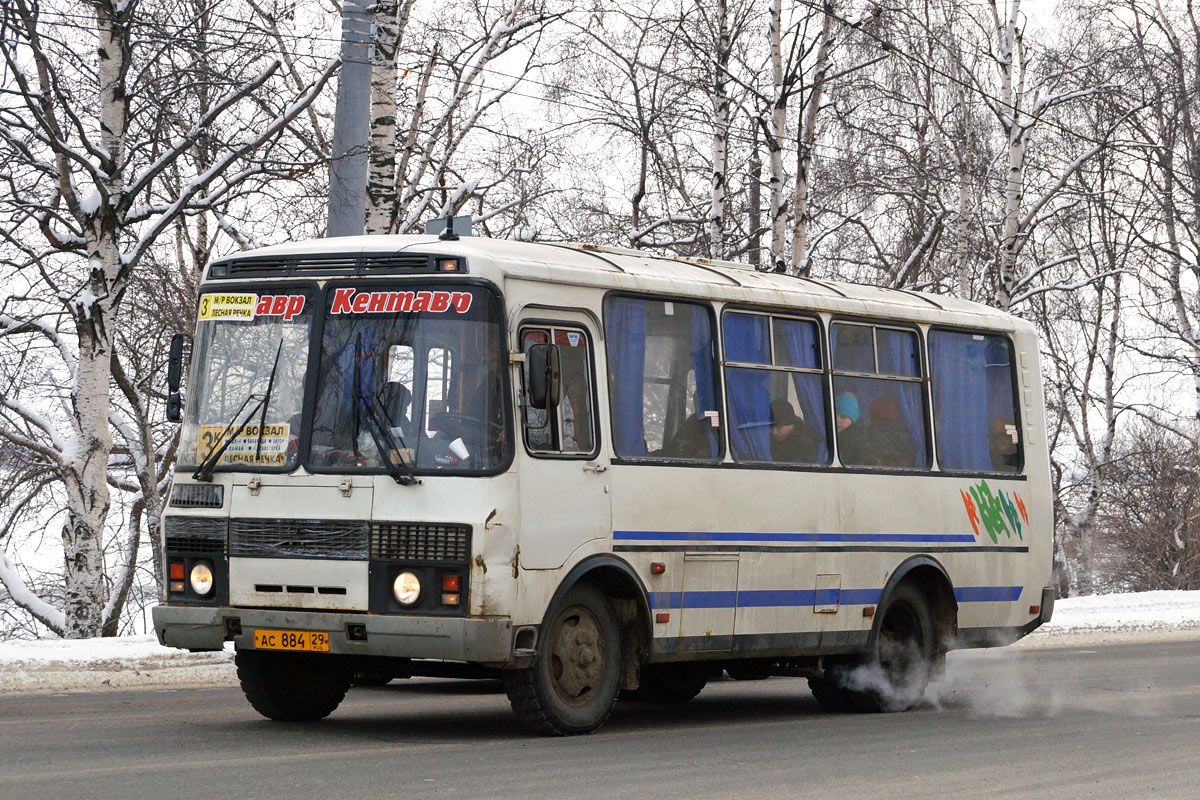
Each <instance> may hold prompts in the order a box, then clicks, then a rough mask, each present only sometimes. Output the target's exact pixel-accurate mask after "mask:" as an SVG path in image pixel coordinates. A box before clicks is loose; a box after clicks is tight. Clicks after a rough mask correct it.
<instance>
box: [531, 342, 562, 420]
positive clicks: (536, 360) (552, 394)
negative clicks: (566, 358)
mask: <svg viewBox="0 0 1200 800" xmlns="http://www.w3.org/2000/svg"><path fill="white" fill-rule="evenodd" d="M525 359H526V361H527V363H528V367H529V405H530V406H531V407H533V408H536V409H539V410H542V411H546V410H548V409H551V408H555V407H556V406H557V405H558V394H559V390H560V387H561V384H562V380H561V375H560V372H559V366H558V346H557V345H553V344H535V345H532V346H531V347H530V348H529V353H528V355H526V356H525Z"/></svg>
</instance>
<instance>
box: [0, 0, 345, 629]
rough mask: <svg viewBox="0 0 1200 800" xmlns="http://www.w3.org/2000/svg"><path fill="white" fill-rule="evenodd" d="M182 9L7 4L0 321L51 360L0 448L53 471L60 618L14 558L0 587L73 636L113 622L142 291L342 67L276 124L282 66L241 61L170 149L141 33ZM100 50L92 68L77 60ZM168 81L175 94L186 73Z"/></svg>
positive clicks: (6, 398) (256, 169)
mask: <svg viewBox="0 0 1200 800" xmlns="http://www.w3.org/2000/svg"><path fill="white" fill-rule="evenodd" d="M184 11H185V12H186V9H184ZM178 12H179V9H178V8H177V7H174V6H162V7H156V6H154V5H153V4H151V3H149V2H132V3H125V2H122V3H115V2H111V1H110V0H97V1H96V2H91V3H85V4H79V5H75V4H69V3H68V4H64V6H63V7H62V8H56V9H51V8H47V7H44V6H40V5H34V4H30V3H29V2H27V0H14V2H13V3H11V4H7V5H5V7H4V11H3V13H4V20H3V21H4V24H3V26H0V27H2V28H3V29H4V30H5V31H6V32H7V33H6V35H5V38H4V39H3V40H2V41H0V52H2V54H3V59H4V64H5V67H6V70H7V72H6V74H7V75H8V80H9V81H11V83H8V84H6V88H5V91H4V93H3V95H2V96H3V98H4V104H3V106H0V159H2V160H3V162H4V163H5V164H6V165H7V167H6V170H5V173H4V176H3V180H4V182H5V184H6V189H7V191H6V192H4V193H3V195H0V205H3V207H4V212H5V214H6V215H7V216H8V218H9V219H10V220H11V222H12V224H11V225H9V226H6V227H5V228H4V229H3V231H2V232H0V236H2V246H3V251H2V253H0V258H2V261H0V269H4V270H6V271H7V275H8V279H9V280H10V281H13V282H16V283H18V284H19V285H21V286H22V291H21V292H19V293H14V294H11V295H9V296H8V297H7V298H6V299H5V300H4V302H3V307H2V308H0V338H2V339H3V340H4V342H5V343H6V344H7V346H8V347H10V348H13V349H14V350H16V351H21V350H23V349H25V348H27V347H29V346H31V344H32V343H33V342H44V343H46V344H47V345H49V347H48V350H47V352H51V353H53V354H54V355H55V356H57V362H56V363H55V364H54V365H53V366H52V367H49V368H50V369H51V370H52V372H53V373H54V375H55V376H56V381H55V382H56V384H57V385H56V386H55V388H54V390H53V391H52V392H50V393H47V394H45V395H41V396H34V395H31V394H30V387H31V386H32V385H33V381H31V380H29V376H28V375H27V374H26V373H23V372H22V369H21V367H20V366H18V367H17V368H16V370H15V374H14V375H13V377H14V378H15V379H16V380H13V381H12V382H11V383H10V384H9V388H6V389H5V391H4V393H3V395H0V437H2V438H3V439H4V440H6V441H7V442H8V443H9V444H10V445H12V446H14V447H16V448H19V449H20V450H21V451H22V452H25V453H28V454H30V456H31V457H33V458H36V459H40V460H42V461H44V462H45V463H46V464H47V465H48V468H49V469H50V470H51V472H52V473H53V475H54V479H55V480H56V481H57V482H58V483H59V484H60V485H61V486H62V489H63V494H64V496H65V505H66V519H65V522H64V524H63V525H62V528H61V540H62V550H63V555H64V561H63V563H64V572H63V585H64V591H63V595H62V597H61V601H60V603H59V604H57V605H56V604H53V603H51V602H47V601H46V600H45V599H43V598H41V597H39V596H38V595H36V594H34V593H33V592H31V591H30V590H29V589H28V587H27V586H26V585H25V584H24V582H23V581H22V579H21V576H20V575H19V573H18V572H17V570H15V569H12V568H11V564H10V563H9V562H8V561H7V560H4V561H0V580H2V581H3V583H4V586H5V587H6V588H7V589H8V591H9V593H10V595H12V596H13V598H14V599H15V600H16V601H17V602H18V603H19V604H20V605H22V606H23V607H24V608H26V609H27V610H28V611H29V612H30V613H31V614H33V615H34V616H35V617H36V618H37V619H38V620H39V621H41V622H42V623H43V624H45V625H46V626H47V627H49V628H50V629H51V630H54V631H55V632H57V633H60V634H62V635H64V636H68V637H87V636H93V635H97V634H98V633H100V632H101V629H102V628H103V627H104V625H105V623H106V622H107V620H106V618H105V612H106V610H111V608H112V607H113V603H112V602H110V601H111V599H112V598H110V597H109V596H108V592H107V591H106V587H105V584H104V574H105V564H104V558H103V552H102V545H103V537H104V532H105V523H106V521H107V517H108V513H109V510H110V505H111V494H110V490H109V467H110V459H111V457H112V455H113V448H114V445H113V440H112V434H111V426H112V424H113V419H112V415H113V410H114V408H113V403H112V401H111V395H110V382H111V381H112V378H113V375H114V348H115V345H116V342H117V337H118V334H119V332H120V327H121V316H120V311H121V306H122V303H123V302H124V301H125V299H126V297H127V294H128V293H129V290H130V285H131V281H132V279H133V276H134V275H135V274H136V273H137V270H138V269H139V268H140V267H141V266H142V265H143V263H144V262H145V260H146V256H147V253H148V252H149V251H150V249H151V248H153V247H154V246H155V244H156V242H157V241H158V240H159V238H160V237H161V236H162V234H163V233H164V232H165V231H167V230H168V229H169V228H170V227H171V226H172V225H173V224H174V223H175V221H176V220H177V219H178V218H179V217H180V216H181V215H184V214H194V213H200V212H207V211H209V210H214V209H219V208H220V207H221V206H222V204H224V203H228V202H229V201H230V200H231V199H232V198H235V197H236V196H237V195H238V193H239V191H240V190H241V188H242V187H243V186H244V183H245V181H246V180H248V179H249V178H250V177H251V176H256V175H262V174H264V173H265V172H269V171H270V169H271V167H270V165H269V164H267V163H264V162H262V161H260V160H257V159H256V158H255V157H254V156H256V155H258V154H259V152H260V150H261V149H262V148H263V147H264V146H265V145H267V144H268V143H270V142H271V141H273V140H275V139H276V138H278V137H279V136H280V135H281V133H282V132H283V131H284V130H285V129H286V127H287V126H288V124H289V123H290V122H291V121H292V120H293V119H294V118H295V117H296V116H298V115H299V114H301V113H303V112H304V109H305V108H306V106H307V105H308V104H310V103H311V102H312V101H313V99H314V98H315V97H316V96H317V94H318V93H319V92H320V90H321V88H322V87H323V86H324V84H325V83H326V81H327V80H328V78H329V77H330V75H331V74H332V72H333V70H334V68H335V66H336V63H331V64H330V65H329V67H328V68H327V69H326V70H325V71H324V73H322V74H321V75H320V76H318V78H317V79H316V81H315V82H314V83H312V84H311V85H310V86H307V87H305V89H304V90H303V91H301V92H299V93H288V94H283V95H277V97H276V100H275V103H274V107H273V109H272V110H273V112H274V113H273V115H272V116H266V115H264V116H263V117H261V118H256V115H255V114H254V112H253V111H252V110H251V109H252V108H253V106H254V103H251V102H250V101H251V100H252V99H253V98H256V97H258V98H259V99H260V100H261V99H262V97H263V94H264V93H265V92H266V91H267V90H268V89H275V88H277V87H276V86H275V84H274V83H273V81H274V80H275V79H276V73H277V71H278V70H279V67H280V63H279V61H278V60H277V59H273V58H269V57H268V58H258V59H248V60H247V62H248V65H249V66H248V69H239V70H237V71H236V72H237V73H240V75H239V77H238V78H237V79H236V80H234V81H228V80H226V81H223V82H222V81H218V83H217V85H218V87H219V88H218V89H217V90H216V91H214V92H213V93H212V94H211V96H210V98H209V99H208V101H207V103H206V107H205V108H203V109H199V113H198V114H197V116H196V117H195V118H194V119H192V120H191V121H190V124H188V125H186V127H185V130H184V132H183V134H182V135H180V136H177V137H175V138H171V139H166V138H163V137H162V136H161V134H162V133H163V132H165V131H167V130H170V127H171V126H170V125H169V124H168V123H169V121H170V120H171V119H172V117H173V115H174V114H175V113H176V109H175V108H174V107H173V105H172V101H173V99H174V97H173V93H172V88H173V87H172V86H170V85H161V84H158V83H155V82H154V81H153V80H152V78H156V77H157V78H162V77H163V76H159V75H154V72H153V69H152V67H153V65H154V63H155V59H157V58H158V57H159V56H160V54H161V52H162V51H163V50H165V49H167V48H169V47H171V46H172V45H173V44H176V42H172V41H170V40H167V41H163V40H162V39H159V38H156V37H154V36H148V35H146V34H147V31H148V30H151V29H161V26H160V25H159V23H161V21H162V20H164V19H169V18H171V14H173V13H178ZM80 20H84V21H86V22H85V23H81V22H80ZM193 25H194V20H193V18H192V15H190V14H186V13H185V16H184V17H183V19H182V20H181V22H180V23H177V25H176V28H175V33H176V35H177V36H188V35H190V30H191V29H192V26H193ZM91 48H94V52H96V54H97V55H96V58H95V61H94V62H93V61H90V60H87V59H80V58H79V57H78V56H77V54H78V53H80V52H83V51H85V50H90V49H91ZM175 77H176V80H178V81H180V84H176V86H177V87H178V86H180V85H181V84H182V85H186V83H187V82H188V81H189V80H190V79H191V78H192V77H193V75H192V74H189V73H187V72H185V73H183V74H178V75H176V76H175ZM260 107H261V105H260ZM234 116H238V117H240V118H241V123H242V124H241V125H240V126H238V128H237V131H238V132H237V135H236V136H234V137H232V138H231V139H230V140H228V141H222V142H219V143H217V142H213V143H212V144H213V147H214V148H215V151H216V152H219V156H218V157H216V158H215V159H214V160H213V162H212V164H211V166H209V167H208V168H207V169H206V170H205V171H204V172H202V173H200V174H197V175H195V176H193V177H192V178H191V179H190V180H189V181H188V183H187V184H186V185H184V186H180V187H177V191H175V192H174V193H173V194H172V195H171V196H169V197H164V196H163V195H162V194H161V193H159V192H158V191H157V188H158V186H159V183H160V181H161V180H162V179H163V178H164V176H165V175H166V174H168V172H169V171H170V170H171V168H172V166H173V165H176V164H178V163H179V162H180V161H181V159H184V158H185V157H186V155H187V154H189V153H191V152H193V150H194V149H195V148H196V147H197V146H198V145H199V146H201V147H202V146H203V140H205V139H206V137H208V136H210V135H211V133H212V131H213V129H214V127H215V126H216V125H217V124H218V123H221V122H222V121H224V120H226V119H229V118H231V117H234ZM43 366H45V363H44V362H43ZM130 457H134V456H133V451H130ZM4 533H5V534H6V533H7V531H5V532H4Z"/></svg>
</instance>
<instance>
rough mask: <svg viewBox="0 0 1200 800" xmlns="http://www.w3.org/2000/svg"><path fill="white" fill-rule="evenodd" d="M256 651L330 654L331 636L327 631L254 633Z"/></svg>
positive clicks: (258, 631)
mask: <svg viewBox="0 0 1200 800" xmlns="http://www.w3.org/2000/svg"><path fill="white" fill-rule="evenodd" d="M254 647H255V649H256V650H304V651H307V652H316V653H328V652H329V634H328V633H326V632H325V631H266V630H255V631H254Z"/></svg>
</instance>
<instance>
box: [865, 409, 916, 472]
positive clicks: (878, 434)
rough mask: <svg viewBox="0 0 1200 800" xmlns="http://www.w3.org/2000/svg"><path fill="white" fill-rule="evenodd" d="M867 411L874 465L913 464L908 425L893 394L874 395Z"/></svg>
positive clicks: (898, 465)
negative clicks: (902, 417)
mask: <svg viewBox="0 0 1200 800" xmlns="http://www.w3.org/2000/svg"><path fill="white" fill-rule="evenodd" d="M869 411H870V420H871V421H870V422H869V423H868V424H867V436H868V438H869V439H870V440H871V450H872V451H873V453H874V460H875V465H876V466H880V467H912V466H915V465H916V458H917V447H916V445H915V444H913V440H912V436H911V435H910V434H909V432H908V426H907V425H905V424H904V422H903V421H902V420H901V419H900V402H899V401H898V400H897V399H896V398H894V397H888V396H884V397H876V398H875V399H874V400H872V401H871V407H870V409H869Z"/></svg>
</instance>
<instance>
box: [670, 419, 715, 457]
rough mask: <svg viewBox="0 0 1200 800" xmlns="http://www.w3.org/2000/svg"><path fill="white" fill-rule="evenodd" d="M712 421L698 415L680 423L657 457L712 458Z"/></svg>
mask: <svg viewBox="0 0 1200 800" xmlns="http://www.w3.org/2000/svg"><path fill="white" fill-rule="evenodd" d="M714 449H715V448H714V446H713V427H712V420H710V419H709V418H708V417H706V416H704V415H703V414H700V413H696V414H693V415H692V416H690V417H688V418H687V419H685V420H683V421H682V422H680V423H679V427H678V428H676V429H675V432H674V433H673V434H671V435H670V436H669V437H667V441H665V442H663V447H662V450H661V451H660V452H659V453H658V454H657V455H662V456H664V457H666V458H712V457H713V450H714Z"/></svg>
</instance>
